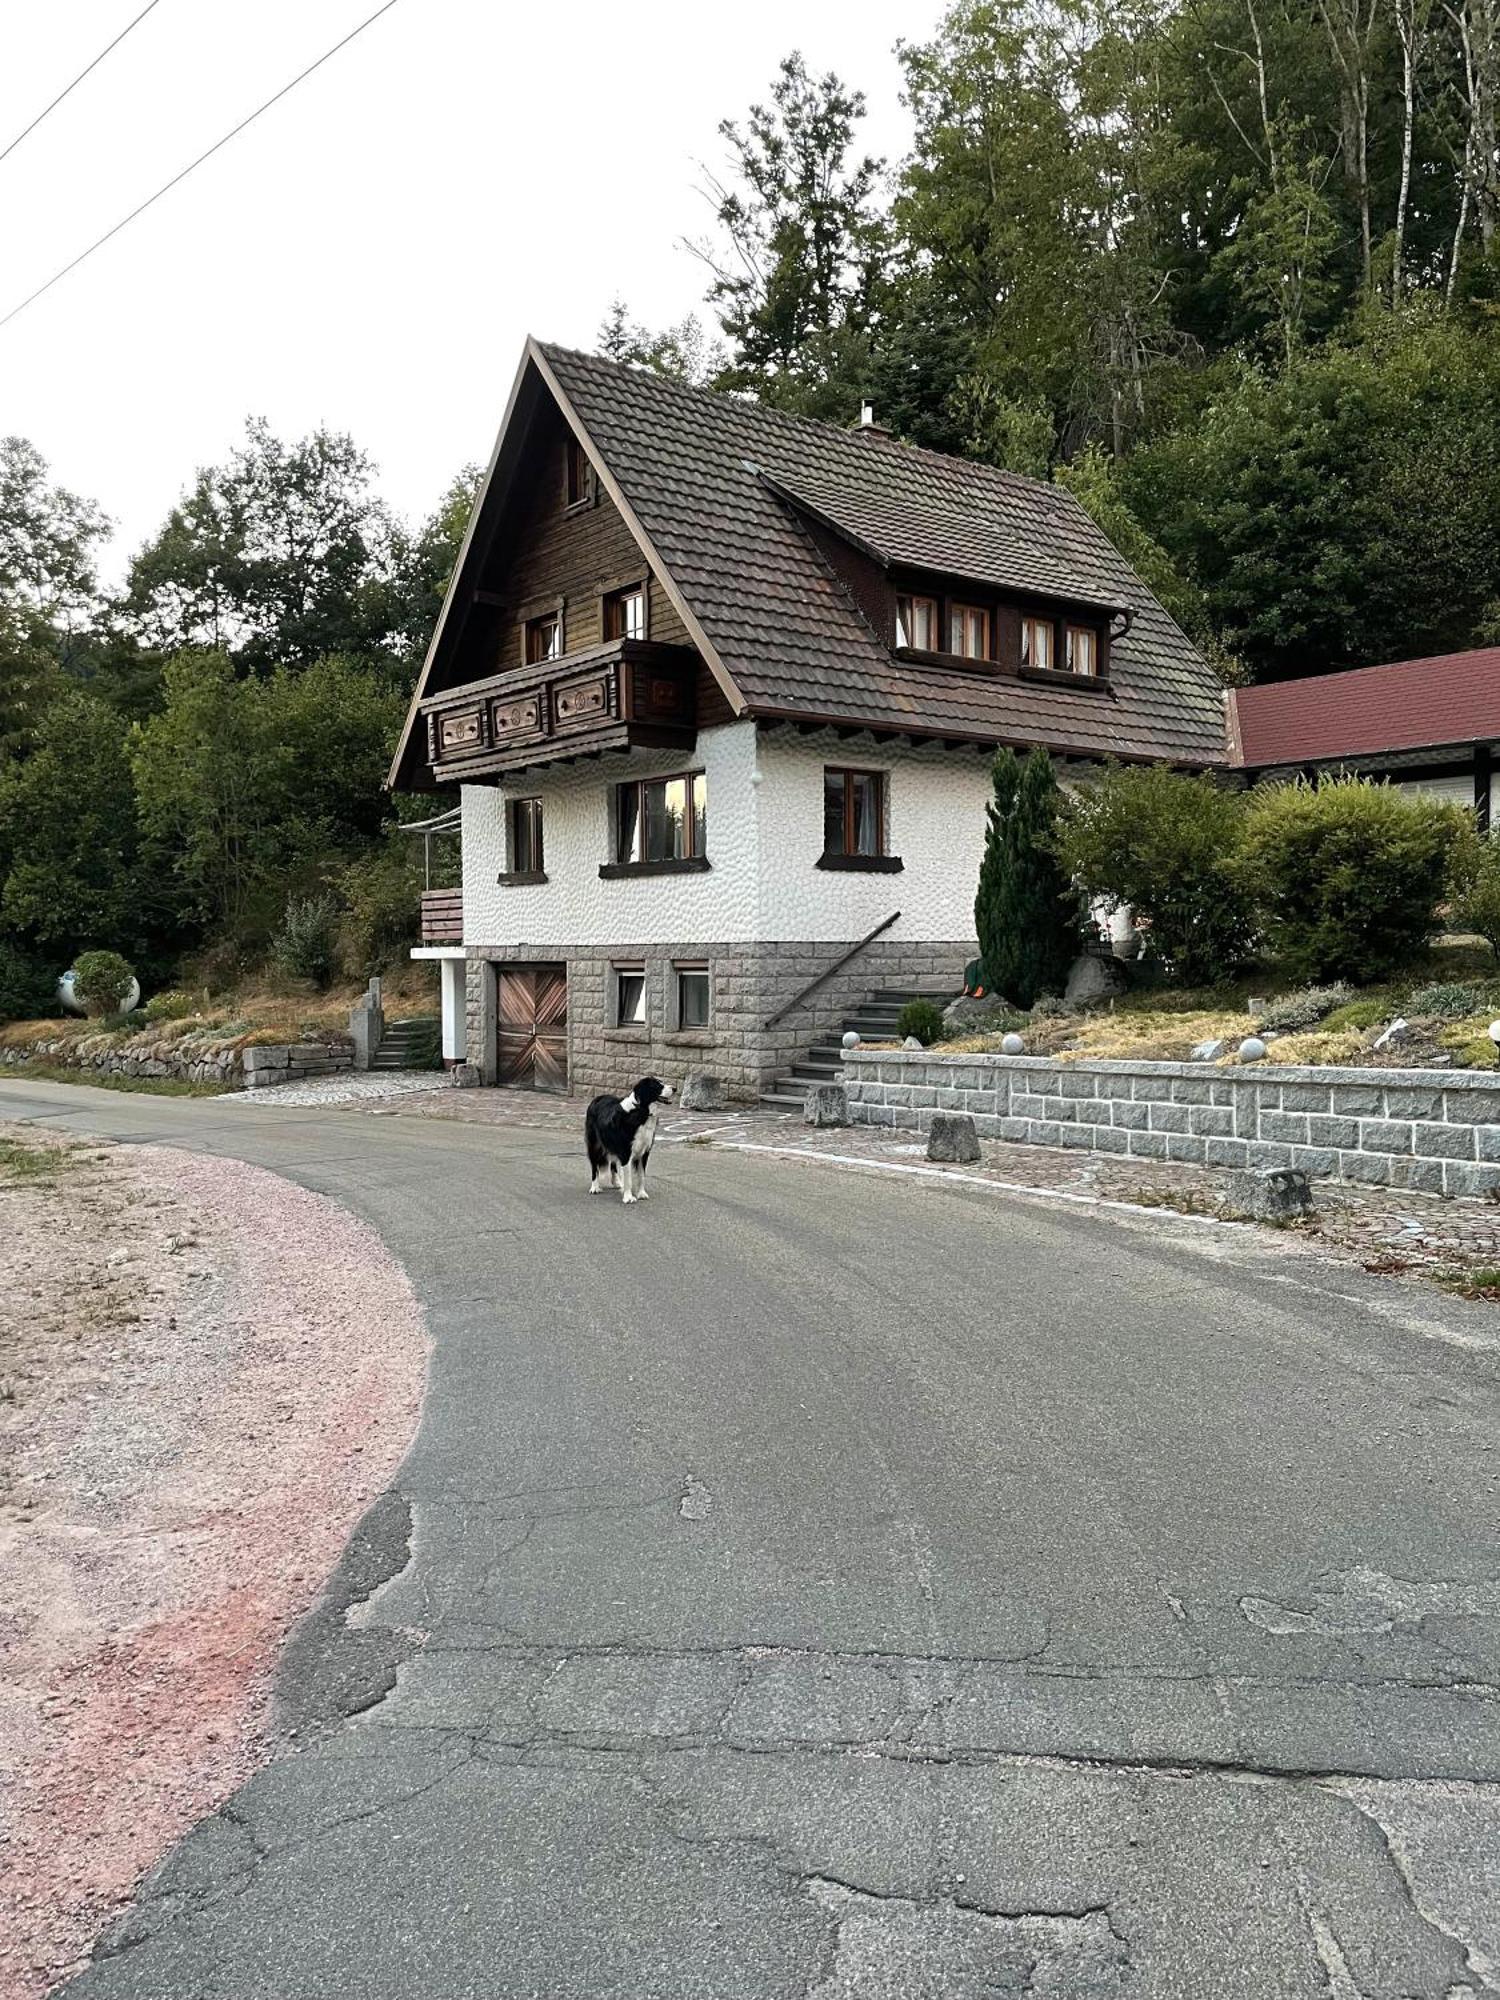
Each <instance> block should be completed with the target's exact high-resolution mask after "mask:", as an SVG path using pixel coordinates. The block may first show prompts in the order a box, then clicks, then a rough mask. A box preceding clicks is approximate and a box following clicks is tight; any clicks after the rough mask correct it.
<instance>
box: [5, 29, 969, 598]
mask: <svg viewBox="0 0 1500 2000" xmlns="http://www.w3.org/2000/svg"><path fill="white" fill-rule="evenodd" d="M143 4H144V0H48V4H40V5H39V4H37V0H0V149H3V147H4V146H6V145H8V144H9V143H10V141H11V140H12V139H13V138H14V137H15V134H16V133H17V132H18V131H20V130H21V128H22V127H23V126H25V125H26V124H27V123H28V122H29V121H30V119H31V118H33V117H34V116H35V115H36V113H37V112H38V111H39V110H40V109H41V108H42V106H43V105H45V104H46V103H47V102H48V100H49V99H50V98H52V97H53V96H54V95H55V94H56V93H57V92H58V91H59V90H60V89H62V88H63V86H64V85H65V84H66V83H67V82H68V80H69V79H70V78H71V77H73V76H74V75H75V74H76V73H77V72H78V71H79V70H81V69H82V68H83V66H84V65H85V63H87V62H88V61H89V60H90V59H91V58H92V57H94V56H95V55H97V54H98V52H99V51H100V49H102V48H103V47H104V45H105V44H106V43H107V42H108V41H109V40H110V38H111V37H112V36H113V35H115V34H117V33H118V32H119V30H120V29H121V28H122V27H124V26H125V24H126V23H127V22H128V21H130V20H131V18H132V17H133V16H134V15H136V14H138V13H139V12H140V9H141V7H142V5H143ZM375 4H377V0H158V4H157V6H156V7H155V9H154V10H153V11H152V12H151V13H150V14H149V15H148V16H147V17H146V19H145V20H144V21H142V22H141V24H140V26H139V27H138V28H136V29H135V30H134V31H133V32H132V33H131V34H130V35H129V36H128V37H127V39H126V40H125V41H124V42H122V43H121V45H120V47H119V48H118V49H116V50H115V51H114V52H113V54H111V55H110V56H108V57H107V58H106V60H105V61H104V62H102V63H101V64H100V66H99V68H98V69H96V70H95V71H94V72H93V74H92V75H91V76H90V77H88V78H87V79H86V81H85V82H83V83H82V84H81V85H80V86H79V88H78V89H77V90H76V91H75V92H74V93H73V95H72V96H71V97H69V98H68V99H67V101H66V102H65V103H64V104H62V105H61V106H59V108H58V109H57V110H56V111H55V112H54V113H53V114H52V115H51V117H49V118H48V119H47V120H46V121H45V123H44V124H43V125H41V126H40V127H39V128H38V130H37V131H36V132H35V133H33V134H32V136H31V137H30V138H28V139H27V140H25V141H24V143H23V144H22V145H20V146H19V147H18V148H17V149H16V151H15V152H13V153H12V154H11V155H10V157H9V158H8V159H6V160H5V161H3V162H0V292H3V295H0V314H3V313H5V312H8V311H9V310H10V308H11V306H12V305H14V304H15V303H16V302H17V301H18V300H20V299H21V298H24V297H25V296H26V294H27V293H28V292H30V291H31V290H32V289H33V288H34V287H35V286H36V285H38V284H40V283H41V282H42V281H43V280H44V279H45V278H47V277H49V276H50V275H51V274H52V272H53V271H54V270H56V269H57V268H58V267H59V266H60V265H62V264H64V263H66V262H67V261H68V259H69V258H70V257H72V256H74V255H75V254H76V253H77V252H78V251H79V250H81V249H83V248H84V247H85V245H87V244H88V243H89V242H91V241H92V240H93V239H94V238H95V237H96V236H98V235H99V234H101V233H102V231H103V230H105V229H107V228H108V227H109V226H110V225H111V224H112V223H114V222H116V221H118V220H119V218H120V217H121V216H122V215H124V214H125V213H126V212H127V211H128V210H130V209H131V208H133V207H134V206H135V204H136V203H137V202H138V201H140V200H142V199H143V198H144V197H145V196H147V195H149V194H150V193H152V191H153V190H154V189H156V188H157V187H159V186H160V185H161V183H162V182H163V181H165V180H167V179H168V178H169V177H170V176H171V175H172V174H173V173H175V172H176V171H177V170H178V169H179V168H180V167H182V166H184V165H186V163H187V162H188V161H189V160H191V159H192V158H193V157H194V156H195V154H197V153H199V152H201V151H202V150H203V148H204V147H205V146H207V145H210V144H211V143H212V142H213V141H214V140H215V139H217V138H218V137H220V135H221V134H222V133H224V132H225V131H227V130H228V129H229V128H230V127H231V126H232V125H233V124H235V123H236V121H237V120H238V119H239V118H241V117H243V116H244V115H245V114H246V113H247V112H249V111H251V110H253V109H254V108H255V106H256V105H257V104H259V103H260V102H261V101H262V99H264V98H266V97H268V96H270V94H271V93H272V92H273V91H274V90H276V89H278V88H279V87H280V86H281V85H282V84H283V83H285V82H287V81H288V80H289V79H290V78H291V77H292V76H293V75H295V73H296V72H297V71H298V70H299V69H301V68H302V67H304V66H305V65H306V64H307V63H308V62H310V61H311V60H312V59H313V58H314V57H315V56H317V55H319V54H321V53H322V51H323V50H324V49H325V48H326V47H328V45H329V44H330V43H332V42H335V41H337V40H338V38H339V37H340V36H341V35H342V34H345V33H347V32H348V30H349V29H350V28H352V27H353V26H354V25H355V24H356V23H357V22H359V21H360V20H362V19H363V18H364V17H365V15H367V14H368V13H370V12H371V11H372V9H373V7H374V5H375ZM940 11H941V10H940V5H939V0H904V4H903V0H855V4H848V0H846V4H839V3H838V0H756V4H755V5H753V6H750V7H738V8H735V9H733V10H730V9H728V8H715V7H712V6H707V5H703V4H693V0H632V4H598V0H585V4H581V5H580V4H577V0H552V4H546V0H543V4H536V3H535V0H530V3H529V4H527V5H525V6H517V7H512V6H510V5H500V4H486V0H398V4H397V5H396V6H395V7H393V8H392V9H391V11H390V12H389V13H388V14H386V15H385V16H383V17H382V18H381V19H380V20H378V21H377V22H375V24H374V25H373V26H372V27H370V28H368V29H367V30H366V31H365V33H364V34H362V35H361V36H360V37H359V39H358V40H356V41H354V42H353V43H351V44H350V46H349V47H348V48H347V49H345V50H343V51H342V52H341V53H340V54H339V55H337V56H336V57H335V58H334V59H333V60H332V61H331V62H330V63H329V64H328V65H327V66H326V67H325V68H324V69H322V70H320V71H319V72H318V73H317V74H316V75H314V76H312V77H310V78H309V79H308V80H307V82H306V83H304V84H302V85H300V86H299V87H298V89H297V90H295V91H294V92H293V93H292V94H291V95H290V96H289V97H288V98H287V99H286V100H285V101H284V102H283V103H281V104H279V105H277V106H276V107H275V108H274V109H273V110H272V111H270V112H268V113H267V114H266V116H265V117H264V118H263V119H261V120H259V121H258V122H257V123H256V124H255V125H253V126H252V127H251V128H250V130H249V131H248V132H246V133H244V134H243V135H242V136H241V137H240V138H238V139H236V140H235V141H234V142H233V143H232V145H230V146H228V147H226V148H225V150H224V151H223V152H222V153H220V154H218V155H217V156H216V157H215V158H214V159H213V160H211V161H209V163H208V164H207V165H206V166H204V167H202V168H200V169H199V170H198V172H197V173H196V174H194V175H193V176H192V177H191V179H189V180H188V181H186V182H184V184H183V185H182V186H181V187H180V188H177V189H175V190H174V191H173V192H172V193H171V194H169V195H167V196H166V197H165V198H164V199H163V200H162V201H161V202H160V203H158V204H157V206H156V207H155V208H153V209H152V210H151V211H150V212H149V214H147V215H145V216H143V217H142V218H141V219H140V220H139V221H137V222H135V223H132V224H131V226H130V227H129V228H128V229H126V230H125V231H123V232H122V234H121V235H120V236H118V237H117V238H116V239H115V241H114V242H112V243H110V244H108V245H107V246H106V247H105V248H104V249H103V250H101V251H99V252H98V253H97V254H96V255H95V256H94V257H92V258H91V259H90V260H89V262H88V263H87V264H85V265H84V266H83V267H82V268H81V269H79V270H78V271H77V272H75V273H74V274H73V275H71V276H70V277H68V278H65V279H64V280H63V282H62V283H61V284H59V285H57V286H56V287H55V288H54V289H53V290H52V291H50V292H49V293H48V294H47V295H46V297H45V298H42V299H39V300H38V301H37V302H36V303H35V304H34V305H32V306H30V307H28V308H27V310H26V311H25V312H24V313H22V314H21V315H20V317H19V318H17V319H16V320H14V321H13V322H12V323H11V324H10V325H9V326H7V327H5V328H3V329H0V435H4V434H8V433H12V432H19V433H20V434H22V435H23V436H26V437H29V438H31V439H32V440H33V442H34V443H35V444H36V445H37V446H38V447H39V449H40V450H41V451H42V452H43V454H44V455H45V456H46V457H47V458H48V459H49V460H50V461H51V464H52V467H53V471H54V475H55V476H56V477H57V478H58V479H60V480H62V481H63V482H64V483H65V484H67V485H69V486H72V487H74V488H75V489H77V490H78V491H80V492H83V493H86V494H89V495H91V496H93V497H94V498H96V499H97V500H99V501H100V502H101V503H102V504H103V506H104V507H105V508H106V510H107V511H108V512H109V513H110V515H111V516H112V517H113V518H114V520H115V521H116V523H117V524H118V533H117V536H116V540H115V544H114V546H113V547H112V549H111V551H110V553H109V556H108V558H107V564H106V566H107V568H109V569H110V570H111V571H115V570H118V568H119V567H120V565H121V564H122V563H123V562H124V560H125V558H126V556H127V555H128V554H129V552H130V551H131V550H132V549H134V548H135V547H136V546H137V545H138V544H139V543H140V542H141V541H142V540H143V539H144V538H145V537H146V536H147V535H148V534H149V533H150V532H151V531H152V530H153V529H154V528H155V527H156V526H157V525H158V523H159V522H160V521H161V519H162V518H163V516H164V515H165V513H166V511H167V509H168V507H169V506H170V505H171V503H172V501H173V500H174V499H175V498H176V496H177V494H178V493H179V491H180V490H181V489H182V487H183V486H184V485H185V484H186V483H187V482H188V481H189V480H190V478H191V476H192V473H193V470H194V468H195V467H196V466H198V465H202V464H208V463H212V462H214V461H216V460H218V459H221V458H222V457H224V456H225V455H226V454H227V452H228V451H229V450H230V448H231V447H232V446H233V445H234V443H235V442H236V441H237V439H238V438H239V436H240V435H241V433H242V430H243V425H244V420H245V418H246V416H247V415H250V414H255V415H263V416H265V417H267V418H269V420H270V422H271V425H272V427H273V428H274V429H276V430H277V431H279V432H281V433H282V434H284V435H296V434H300V433H302V432H303V431H306V430H307V429H309V428H311V427H312V426H314V425H316V424H319V423H326V424H329V425H332V426H335V427H337V428H340V429H345V430H348V431H351V432H352V433H353V434H354V436H355V438H356V439H357V440H358V441H359V443H360V444H361V445H363V446H364V448H365V449H366V450H367V451H368V452H370V453H371V454H372V456H373V457H374V458H375V460H376V461H377V463H378V466H379V483H380V486H381V490H382V491H383V492H384V493H385V494H386V495H387V497H388V498H389V499H390V500H391V502H392V503H393V504H394V505H395V506H396V507H397V508H398V509H399V510H401V511H402V512H403V513H407V514H411V515H416V514H420V513H423V512H425V511H426V510H427V509H428V508H429V507H430V506H431V504H432V503H433V502H434V500H435V499H436V497H437V495H438V493H439V491H440V490H441V488H442V487H443V486H444V485H445V484H446V482H447V480H448V479H449V477H450V476H451V475H452V473H453V472H454V471H455V470H456V469H457V468H458V467H459V465H461V464H462V463H463V462H464V461H465V460H468V459H482V458H483V457H485V456H486V455H487V453H488V450H489V447H490V443H491V441H492V438H493V434H494V430H495V426H496V424H497V422H498V420H499V417H500V414H501V412H502V410H503V407H504V402H505V397H506V394H507V393H508V390H509V386H510V379H511V375H512V373H513V371H514V368H515V365H516V360H517V356H518V353H519V349H520V344H521V341H522V339H523V337H524V336H525V334H526V333H527V332H528V331H529V332H534V333H536V334H538V335H540V336H541V337H543V338H544V339H552V340H561V341H565V342H571V343H573V344H574V345H578V346H592V345H593V344H594V338H595V334H596V330H597V328H598V325H599V322H600V320H601V319H602V317H603V315H604V313H605V310H606V309H607V307H608V305H609V303H610V300H611V299H612V298H613V297H615V296H616V295H617V294H618V295H619V296H621V297H623V298H624V299H625V300H626V302H627V303H628V305H629V307H630V309H631V312H632V315H633V316H634V317H635V318H637V319H640V320H643V321H645V322H647V323H648V324H651V325H659V324H664V323H666V322H669V321H672V320H676V319H679V318H680V317H681V316H682V315H683V314H684V313H686V312H689V311H692V310H695V309H697V308H698V306H699V304H700V301H701V297H702V292H703V271H702V267H701V266H700V265H699V264H698V263H697V261H696V260H695V259H694V258H693V257H691V256H690V255H689V254H688V253H687V252H686V251H684V250H682V249H681V248H679V247H678V240H679V238H680V237H682V236H683V235H684V234H700V233H702V231H703V230H704V229H705V228H706V227H707V225H708V222H709V215H708V210H707V208H706V206H705V205H704V203H703V202H702V200H701V199H700V198H699V197H698V196H697V195H696V194H695V193H694V185H695V181H696V178H697V172H696V163H697V162H698V161H699V160H707V161H709V162H710V163H711V164H717V163H718V162H720V161H721V160H722V158H723V146H722V142H721V141H720V140H719V139H718V137H717V133H716V127H717V124H718V122H719V120H720V119H721V118H723V117H726V116H729V117H739V116H740V115H741V114H742V113H743V111H744V110H745V108H746V106H747V105H748V104H749V102H750V101H751V99H752V98H754V97H757V96H763V95H764V94H765V91H766V89H767V87H768V85H769V83H770V80H771V78H772V76H773V74H774V71H775V67H776V64H777V62H778V61H779V60H780V58H781V56H782V55H783V54H785V53H786V52H788V51H789V50H790V49H792V48H796V47H800V48H801V49H802V50H803V51H804V53H805V54H806V56H807V59H808V62H809V64H810V65H811V66H813V67H814V68H816V69H817V70H819V71H821V70H822V69H824V68H826V67H834V68H836V69H838V71H839V72H840V74H841V75H842V76H844V78H845V79H846V80H847V81H849V82H851V83H853V84H855V85H857V86H859V87H860V88H862V89H863V90H864V91H865V92H866V94H867V95H868V97H869V100H870V117H869V120H868V122H867V126H866V141H867V144H868V145H870V146H871V147H872V148H873V149H874V150H876V151H878V152H882V153H885V154H888V155H892V156H894V155H896V154H899V153H900V151H901V150H902V149H903V147H904V144H905V139H906V132H907V122H906V116H905V113H904V111H903V110H902V108H901V106H900V104H899V101H898V91H899V77H898V71H897V66H896V62H895V59H894V55H893V47H894V44H895V42H896V40H897V39H898V37H905V38H907V39H920V38H922V37H923V36H925V35H926V34H927V33H929V32H930V30H931V28H932V26H933V24H934V23H935V21H936V20H937V18H938V16H939V13H940Z"/></svg>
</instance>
